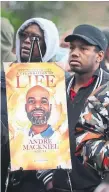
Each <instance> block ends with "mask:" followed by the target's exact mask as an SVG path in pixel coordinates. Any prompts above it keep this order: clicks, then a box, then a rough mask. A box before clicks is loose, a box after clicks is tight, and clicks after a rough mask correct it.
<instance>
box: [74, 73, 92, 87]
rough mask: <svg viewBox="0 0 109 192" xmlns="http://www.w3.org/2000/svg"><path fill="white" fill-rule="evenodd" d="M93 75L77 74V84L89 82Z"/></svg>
mask: <svg viewBox="0 0 109 192" xmlns="http://www.w3.org/2000/svg"><path fill="white" fill-rule="evenodd" d="M92 75H93V73H85V74H81V75H79V74H77V73H76V74H75V84H77V85H83V84H84V83H86V82H88V81H89V79H90V78H91V77H92Z"/></svg>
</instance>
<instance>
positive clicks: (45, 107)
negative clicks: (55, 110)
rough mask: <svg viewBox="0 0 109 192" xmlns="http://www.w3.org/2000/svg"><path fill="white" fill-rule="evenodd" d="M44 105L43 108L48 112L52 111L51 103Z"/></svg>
mask: <svg viewBox="0 0 109 192" xmlns="http://www.w3.org/2000/svg"><path fill="white" fill-rule="evenodd" d="M42 107H43V109H44V110H45V111H46V112H48V111H50V107H49V105H44V106H42Z"/></svg>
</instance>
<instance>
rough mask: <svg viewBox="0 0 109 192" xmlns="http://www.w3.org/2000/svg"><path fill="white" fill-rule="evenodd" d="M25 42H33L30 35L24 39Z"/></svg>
mask: <svg viewBox="0 0 109 192" xmlns="http://www.w3.org/2000/svg"><path fill="white" fill-rule="evenodd" d="M24 42H25V43H28V44H30V43H31V41H30V37H29V36H28V37H27V38H26V39H25V40H24Z"/></svg>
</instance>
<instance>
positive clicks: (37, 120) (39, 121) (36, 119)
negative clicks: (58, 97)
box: [27, 109, 51, 125]
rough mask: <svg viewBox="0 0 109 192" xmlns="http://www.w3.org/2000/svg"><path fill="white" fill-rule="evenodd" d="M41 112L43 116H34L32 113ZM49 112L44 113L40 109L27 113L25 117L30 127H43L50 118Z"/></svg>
mask: <svg viewBox="0 0 109 192" xmlns="http://www.w3.org/2000/svg"><path fill="white" fill-rule="evenodd" d="M39 110H40V111H41V112H42V113H43V116H34V115H33V114H34V112H37V111H39ZM50 114H51V112H50V111H49V112H45V111H44V110H42V109H38V110H33V111H31V112H27V117H28V119H29V120H30V121H31V123H32V125H45V124H47V121H48V119H49V117H50Z"/></svg>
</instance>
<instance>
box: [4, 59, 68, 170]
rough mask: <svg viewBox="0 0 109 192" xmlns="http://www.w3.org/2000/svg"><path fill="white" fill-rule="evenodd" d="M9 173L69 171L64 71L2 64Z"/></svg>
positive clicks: (46, 66)
mask: <svg viewBox="0 0 109 192" xmlns="http://www.w3.org/2000/svg"><path fill="white" fill-rule="evenodd" d="M5 76H6V93H7V108H8V127H9V143H10V156H11V171H14V170H18V169H20V168H21V167H22V168H23V170H42V169H56V168H57V167H61V168H65V169H67V168H71V160H70V147H69V132H68V119H67V104H66V89H65V75H64V71H63V70H62V69H61V68H60V67H59V66H58V65H56V63H43V64H42V63H23V64H22V63H13V64H11V65H6V64H5Z"/></svg>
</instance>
